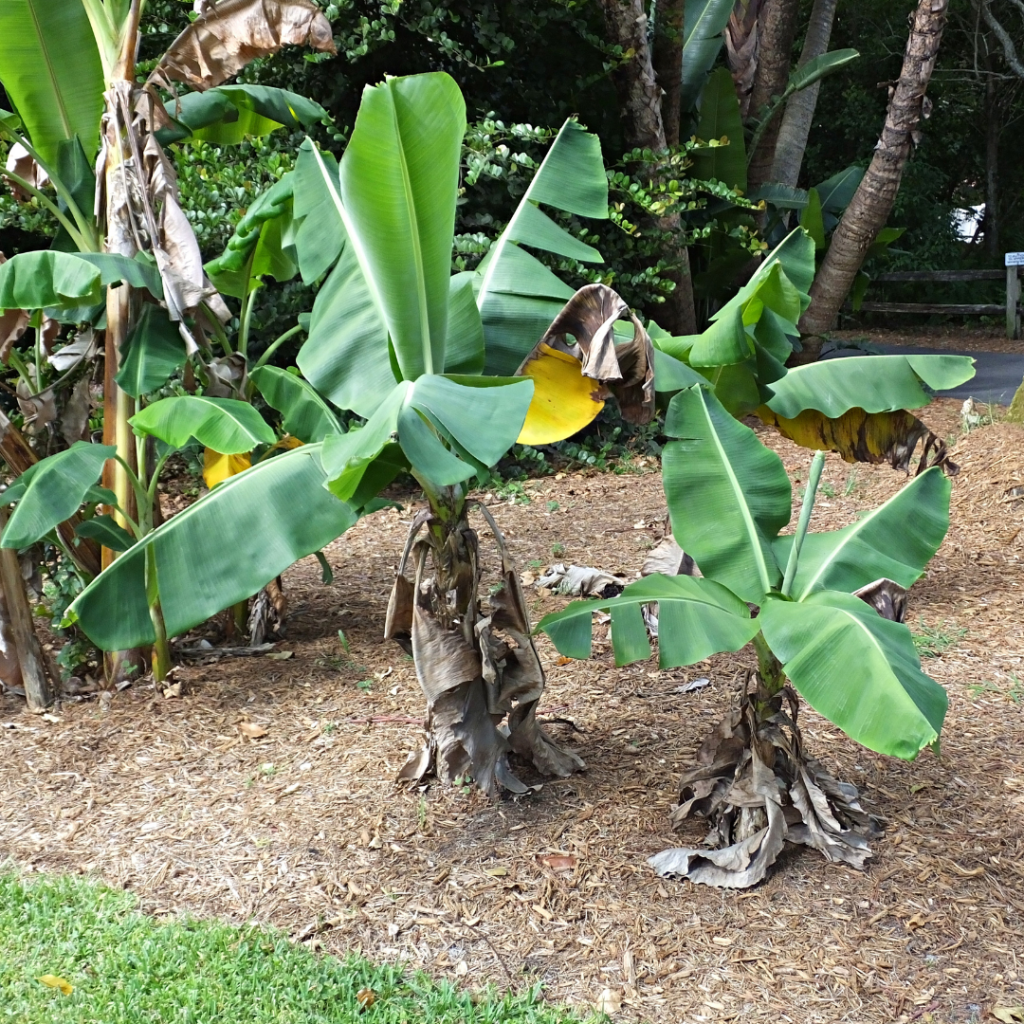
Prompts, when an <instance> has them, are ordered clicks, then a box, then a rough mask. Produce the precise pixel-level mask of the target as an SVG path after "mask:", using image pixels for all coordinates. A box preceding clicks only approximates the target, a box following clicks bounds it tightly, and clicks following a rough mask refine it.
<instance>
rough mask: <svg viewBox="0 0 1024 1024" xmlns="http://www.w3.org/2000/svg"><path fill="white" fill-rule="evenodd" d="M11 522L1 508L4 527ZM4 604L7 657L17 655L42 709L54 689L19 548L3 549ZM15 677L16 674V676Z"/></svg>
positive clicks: (32, 703)
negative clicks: (24, 576)
mask: <svg viewBox="0 0 1024 1024" xmlns="http://www.w3.org/2000/svg"><path fill="white" fill-rule="evenodd" d="M5 526H7V510H6V509H3V508H0V531H2V530H3V529H4V527H5ZM0 591H2V593H0V598H2V602H0V606H2V612H5V613H6V616H7V621H6V622H4V623H2V624H0V626H2V627H3V628H2V630H0V631H2V633H6V634H7V635H6V637H5V639H8V640H9V642H10V644H11V647H12V648H13V650H10V651H8V650H4V651H3V654H5V655H6V656H7V658H6V660H7V661H8V662H10V663H11V665H12V666H13V662H14V660H15V656H16V658H17V666H18V673H17V674H18V675H19V676H20V680H21V684H22V686H23V687H24V688H25V699H26V701H27V702H28V706H29V708H30V709H31V710H33V711H41V710H42V709H43V708H47V707H49V706H50V705H51V704H52V703H53V689H52V687H51V686H50V677H49V675H48V674H47V671H46V662H45V661H44V660H43V651H42V648H41V647H40V646H39V638H38V637H37V636H36V632H35V629H34V628H33V626H32V609H31V608H30V607H29V603H28V596H27V595H26V594H25V580H24V579H23V578H22V575H21V564H20V563H19V561H18V552H17V551H15V550H13V549H12V548H2V549H0ZM12 678H13V677H12Z"/></svg>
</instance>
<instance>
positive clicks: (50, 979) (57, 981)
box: [36, 974, 75, 996]
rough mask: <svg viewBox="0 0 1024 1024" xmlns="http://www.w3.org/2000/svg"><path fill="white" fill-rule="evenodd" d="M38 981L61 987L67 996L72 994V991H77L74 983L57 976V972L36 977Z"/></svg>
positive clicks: (53, 986) (52, 986)
mask: <svg viewBox="0 0 1024 1024" xmlns="http://www.w3.org/2000/svg"><path fill="white" fill-rule="evenodd" d="M36 981H38V982H41V983H42V984H44V985H47V986H49V987H50V988H59V989H60V990H61V992H63V993H64V995H66V996H69V995H71V993H72V992H74V991H75V986H74V985H72V984H71V982H69V981H65V980H64V979H63V978H59V977H57V975H56V974H44V975H43V976H42V977H41V978H36Z"/></svg>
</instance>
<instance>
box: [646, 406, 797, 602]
mask: <svg viewBox="0 0 1024 1024" xmlns="http://www.w3.org/2000/svg"><path fill="white" fill-rule="evenodd" d="M665 433H666V434H668V435H669V436H670V437H678V438H681V439H682V440H678V441H672V442H670V443H669V444H667V445H666V446H665V450H664V454H663V457H662V472H663V475H664V486H665V497H666V499H667V501H668V510H669V516H670V518H671V521H672V534H673V536H674V537H675V539H676V541H677V542H678V543H679V545H680V547H682V548H683V550H684V551H686V552H687V553H688V554H690V555H691V556H692V557H693V558H694V559H695V560H696V562H697V564H698V565H699V566H700V567H701V571H702V572H703V573H704V575H705V576H708V577H710V578H712V579H714V580H716V581H718V582H719V583H722V584H724V585H725V586H727V587H728V588H729V589H730V590H732V591H733V593H735V594H736V595H737V596H738V597H740V598H742V599H743V600H744V601H750V602H752V603H754V604H758V603H760V601H761V600H762V599H763V598H764V595H765V594H767V593H768V592H769V591H770V590H771V589H772V587H775V586H778V584H779V583H780V582H781V581H782V572H781V570H780V569H779V565H778V563H777V562H776V559H775V555H774V553H773V551H772V541H773V540H774V539H775V537H776V536H777V535H778V533H779V531H780V530H781V529H782V528H783V527H784V526H785V525H786V524H787V523H788V522H789V519H790V515H791V512H792V490H791V487H790V483H789V477H788V476H787V475H786V471H785V469H784V467H783V465H782V460H781V459H780V458H779V457H778V456H777V455H776V454H775V453H774V452H772V451H770V450H769V449H767V448H765V446H764V445H763V444H761V442H760V441H759V440H758V439H757V436H756V435H755V434H754V432H753V431H752V430H751V429H750V428H749V427H746V426H744V425H743V424H742V423H740V422H738V421H737V420H736V419H734V418H733V417H732V416H731V415H730V414H729V413H728V412H727V411H726V409H725V408H724V407H723V406H722V404H721V403H720V402H719V401H718V399H717V398H715V396H714V395H713V394H711V393H710V392H709V391H708V390H707V389H706V388H703V387H693V388H689V389H687V390H686V391H680V392H679V394H677V395H676V396H675V398H673V399H672V402H671V403H670V405H669V407H668V414H667V416H666V419H665Z"/></svg>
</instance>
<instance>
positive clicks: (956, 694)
mask: <svg viewBox="0 0 1024 1024" xmlns="http://www.w3.org/2000/svg"><path fill="white" fill-rule="evenodd" d="M959 405H960V403H959V402H953V401H940V402H937V403H935V404H933V405H932V406H930V407H929V408H928V409H927V410H925V411H924V412H922V413H920V414H919V415H921V416H922V417H924V418H925V419H926V422H928V423H929V424H930V425H931V426H932V427H933V429H935V430H936V432H937V433H939V434H940V436H951V435H958V434H959V429H960V428H959V419H958V413H959ZM762 436H763V439H764V440H765V442H766V443H768V444H769V445H771V447H772V448H774V449H775V450H776V451H778V452H779V454H780V455H781V456H782V457H783V459H784V460H785V462H786V465H787V468H788V469H789V470H790V471H791V474H792V475H793V477H794V478H795V479H800V478H802V477H803V474H804V473H805V472H806V467H807V465H808V463H809V453H807V452H804V451H802V450H800V449H797V448H796V447H795V446H793V445H791V444H790V443H789V442H786V441H783V440H780V439H779V438H778V437H777V436H776V435H774V434H773V433H770V432H768V431H765V432H763V434H762ZM954 457H955V459H956V461H958V462H959V463H960V466H961V473H960V475H959V476H958V477H956V478H955V481H954V492H953V513H952V519H953V524H952V527H951V529H950V532H949V536H948V538H947V539H946V541H945V543H944V544H943V546H942V549H941V550H940V552H939V554H938V556H937V557H936V558H935V560H934V561H933V563H932V564H931V566H930V567H929V569H928V572H927V574H926V576H925V577H924V578H923V579H922V581H921V582H920V583H919V584H918V585H917V586H915V588H914V589H913V591H912V592H911V598H910V622H911V624H912V626H913V627H914V628H915V629H916V630H918V631H920V630H922V629H923V628H925V627H927V628H929V629H931V630H932V633H933V636H935V637H940V638H943V639H940V640H939V641H938V646H940V647H941V646H943V644H944V643H945V646H944V649H942V650H941V651H940V652H939V653H938V655H937V656H935V657H931V658H928V659H926V660H925V663H924V664H925V670H926V671H928V672H929V673H930V674H931V675H933V676H934V677H935V678H936V679H937V680H938V681H939V682H941V683H942V684H943V685H944V686H945V687H946V688H947V690H948V692H949V696H950V710H949V715H948V717H947V720H946V727H945V731H944V733H943V742H942V753H941V757H937V756H934V755H933V754H931V753H928V752H926V753H924V754H923V755H922V756H921V757H920V758H919V760H918V762H916V763H914V764H905V763H903V762H900V761H897V760H894V759H890V758H886V757H882V756H879V755H876V754H873V753H871V752H869V751H866V750H864V749H862V748H860V747H858V746H857V745H856V744H854V743H853V742H852V741H850V740H849V739H847V738H846V737H845V736H843V735H842V734H841V733H839V732H838V731H837V730H836V729H834V728H832V727H831V726H830V725H829V724H828V723H827V722H825V721H824V720H823V719H821V718H819V717H817V716H816V715H815V714H814V713H812V712H810V711H807V712H806V713H805V714H804V716H803V719H802V721H803V724H804V727H805V733H806V737H807V741H808V747H809V750H810V752H811V753H812V754H814V755H816V756H819V757H820V758H822V759H823V761H824V762H825V764H826V765H827V766H828V767H830V768H831V769H833V770H834V771H835V772H836V774H837V775H839V776H840V777H841V778H845V779H847V780H849V781H852V782H854V783H855V784H857V785H858V786H859V787H860V788H861V790H862V792H863V794H864V797H865V801H866V803H867V805H868V806H869V808H870V809H871V810H872V811H873V812H875V813H877V814H879V815H881V816H882V817H884V819H885V820H886V822H887V828H886V833H885V836H884V838H883V839H881V840H880V841H878V842H877V844H876V845H875V858H874V859H873V860H872V861H871V862H869V867H868V870H866V871H865V872H863V873H858V872H855V871H852V870H849V869H847V868H843V867H837V866H832V865H829V864H826V863H825V862H824V861H823V860H822V859H821V858H820V857H819V856H818V855H817V854H815V853H814V852H812V851H809V850H806V849H802V848H801V849H799V850H795V851H792V852H789V853H787V854H784V856H783V858H782V859H781V860H780V862H779V863H778V864H777V866H776V868H775V869H774V871H773V873H772V874H771V875H770V877H769V879H768V880H767V881H766V882H765V883H764V884H763V885H761V886H760V887H758V888H756V889H754V890H752V891H747V892H733V891H720V890H712V889H708V888H703V887H696V886H692V885H690V884H689V883H679V882H671V881H666V880H661V879H659V878H657V877H656V876H655V875H654V873H653V872H652V870H651V869H650V868H649V867H648V866H647V863H646V859H647V857H649V856H650V855H651V854H654V853H656V852H658V851H660V850H662V849H664V848H665V847H667V846H674V845H695V844H698V843H699V842H700V841H701V839H702V838H703V832H702V830H701V828H700V826H699V824H693V825H691V826H689V828H688V831H687V832H685V833H682V834H679V833H673V832H672V831H671V830H670V829H669V827H668V811H669V808H670V805H671V804H672V803H673V801H674V799H675V796H676V793H675V786H676V779H677V777H678V775H679V773H680V772H681V771H682V770H683V769H684V768H685V767H686V766H688V765H689V764H690V763H691V760H692V757H693V752H694V749H695V747H696V746H697V744H698V743H699V742H700V740H701V738H702V736H703V734H704V733H705V732H706V730H707V729H708V728H709V727H711V726H712V725H713V724H714V723H715V722H717V721H718V719H719V718H721V717H722V716H723V714H724V713H725V712H726V711H727V710H728V709H729V708H730V707H731V706H733V705H734V704H735V702H736V701H737V699H738V688H739V686H740V684H741V681H742V678H743V674H744V670H745V669H746V668H747V667H748V665H749V664H750V662H749V660H748V659H747V657H746V656H745V655H742V654H741V655H723V656H718V657H715V658H712V659H710V660H709V661H707V662H704V663H701V664H699V665H695V666H692V667H691V668H689V669H686V670H677V671H672V672H659V671H658V670H657V666H656V662H654V661H652V662H650V663H644V664H639V665H634V666H631V667H628V668H622V669H617V668H615V666H614V662H613V659H612V655H611V649H610V645H609V643H608V641H607V636H604V635H601V634H600V631H599V636H598V638H597V639H596V641H595V658H594V659H593V660H592V661H590V662H586V663H582V662H569V663H565V662H564V659H560V658H558V656H557V653H556V652H555V651H554V650H553V648H552V647H551V646H550V644H549V643H548V642H547V640H546V639H543V638H542V639H541V642H540V649H541V655H542V658H543V660H544V662H545V665H546V667H547V669H548V673H549V675H548V690H547V694H546V699H545V702H544V705H545V708H544V712H543V715H542V717H544V718H546V719H547V720H548V721H549V723H550V724H549V726H548V727H549V728H550V729H551V730H552V731H553V732H555V733H556V734H557V735H558V736H559V738H560V739H561V740H563V741H565V742H567V743H568V744H570V745H572V746H573V747H575V748H576V749H577V750H578V751H579V752H580V754H581V755H582V757H583V758H584V759H585V760H586V762H587V764H588V766H589V767H588V770H587V771H586V772H584V773H582V774H580V775H577V776H575V777H573V778H571V779H567V780H559V781H544V780H541V779H535V778H531V777H529V775H528V773H525V772H523V771H522V769H520V771H521V773H522V777H524V778H528V779H529V781H531V782H537V783H543V784H542V785H541V786H540V788H539V789H538V790H537V791H536V792H534V793H532V794H530V795H529V796H527V797H525V798H522V799H517V800H511V799H508V800H503V801H501V802H498V803H488V802H487V801H485V800H484V799H483V798H482V797H481V796H480V795H479V794H477V793H476V792H474V791H463V790H461V789H458V788H444V787H441V786H439V785H429V786H425V787H422V788H415V789H411V790H410V789H405V788H401V787H399V786H398V785H396V783H395V782H394V778H395V775H396V773H397V771H398V769H399V768H400V766H401V765H402V763H403V761H404V759H405V756H406V754H407V753H408V752H409V751H410V750H412V749H413V748H414V747H415V746H416V744H417V741H418V739H419V727H418V722H419V721H420V719H421V716H422V708H423V701H422V697H421V694H420V691H419V688H418V685H417V682H416V678H415V674H414V671H413V666H412V663H411V662H410V661H409V660H408V659H406V658H405V657H404V656H403V654H402V652H401V651H400V650H399V648H398V647H397V646H395V645H393V644H390V643H385V642H384V641H382V640H381V633H382V623H383V617H384V611H385V605H386V601H387V595H388V591H389V588H390V584H391V580H392V574H393V571H394V568H395V566H396V563H397V561H398V558H399V555H400V552H401V549H402V545H403V542H404V540H405V534H406V528H407V525H408V522H409V520H410V518H411V514H412V511H413V509H412V507H409V506H407V507H406V508H405V509H404V510H403V511H398V510H387V511H382V512H379V513H377V514H375V515H373V516H370V517H368V518H366V519H364V520H363V521H361V522H360V523H359V524H358V525H357V526H356V527H355V528H354V529H353V530H351V531H350V532H349V533H348V534H347V535H346V536H344V537H342V538H341V539H340V540H339V541H338V542H336V543H335V544H334V545H332V546H331V548H330V549H329V551H328V552H327V557H328V559H329V561H330V563H331V565H332V567H333V570H334V577H335V581H334V583H333V585H331V586H324V585H322V584H321V582H320V568H319V566H318V565H317V563H316V562H315V560H313V559H306V560H305V561H303V562H302V563H300V564H299V565H297V566H295V567H294V568H293V569H292V570H290V571H289V572H288V573H287V574H286V575H285V587H286V589H287V592H288V594H289V598H290V602H291V614H290V619H289V625H288V634H287V639H286V640H285V641H284V642H282V643H280V644H278V646H277V649H276V650H275V652H274V656H273V657H272V658H270V657H262V658H254V657H248V658H223V659H219V660H214V659H210V660H208V661H207V662H205V663H195V662H187V663H185V664H184V665H183V667H182V668H181V669H180V670H179V676H178V678H179V679H180V681H181V682H182V688H181V696H180V697H175V698H170V699H167V698H165V697H164V696H162V694H161V693H159V692H157V691H156V690H154V689H153V687H152V685H149V684H146V683H145V682H141V683H139V684H138V685H136V686H134V687H132V688H129V689H127V690H125V691H124V692H122V693H119V694H115V695H113V696H112V698H111V697H107V696H104V697H102V698H101V699H90V700H80V701H77V702H67V703H65V704H64V705H63V706H62V707H60V708H59V709H58V710H57V711H56V712H55V713H53V714H50V715H46V716H33V715H30V714H28V713H26V712H25V711H24V710H23V706H22V704H21V702H20V701H19V699H17V698H15V697H13V696H10V695H8V696H7V697H0V751H2V757H0V792H2V793H3V794H4V795H3V799H2V801H0V856H3V855H6V856H9V857H11V858H13V859H14V860H15V861H16V862H18V863H19V864H21V865H24V866H27V867H31V868H33V869H36V870H45V871H57V870H64V871H72V872H83V873H88V874H92V875H95V876H98V877H100V878H103V879H105V880H106V881H107V882H109V883H111V884H113V885H117V886H124V887H127V888H130V889H132V890H134V891H135V892H137V893H138V894H139V895H140V896H141V897H142V899H143V903H144V907H145V909H147V910H148V911H150V912H152V913H155V914H158V915H163V914H174V913H178V912H181V911H188V912H191V913H193V914H199V915H218V916H221V917H224V918H227V919H230V920H234V921H260V922H268V923H271V924H273V925H276V926H278V927H280V928H283V929H285V930H287V931H288V932H289V933H291V934H292V935H293V936H294V937H295V938H296V939H297V940H299V941H304V942H309V943H313V944H315V945H316V946H318V947H319V948H322V949H324V950H326V951H328V952H330V953H336V954H341V953H344V952H345V951H346V950H350V949H357V950H361V951H362V952H363V953H365V954H366V955H368V956H370V957H373V958H375V959H382V960H390V961H402V962H406V963H408V965H409V966H410V967H415V968H423V969H425V970H427V971H429V972H430V973H431V974H432V975H434V976H438V977H451V978H453V979H455V980H458V981H459V982H460V983H462V984H465V985H470V986H476V985H482V984H485V983H487V982H493V983H495V984H497V985H499V986H502V987H504V986H507V985H512V986H515V987H517V988H519V987H523V986H526V985H528V984H530V983H532V982H535V981H538V980H539V981H543V982H544V984H545V985H546V986H547V993H548V995H549V997H550V998H551V999H553V1000H558V1001H568V1002H572V1003H576V1004H580V1005H582V1006H585V1007H587V1008H591V1007H593V1006H594V1005H595V1002H596V1001H597V1000H598V999H599V997H600V995H601V993H602V992H603V991H604V990H605V989H610V990H611V992H612V993H613V999H614V997H615V996H616V995H618V996H621V997H622V998H623V1003H622V1009H621V1012H620V1014H618V1015H617V1016H620V1017H621V1018H622V1019H627V1020H649V1021H654V1022H659V1024H660V1022H666V1024H668V1022H672V1024H676V1022H681V1021H728V1020H740V1019H742V1020H743V1021H764V1022H769V1021H770V1022H773V1024H774V1022H778V1021H796V1022H800V1024H810V1022H836V1021H850V1022H856V1024H876V1022H877V1024H892V1022H896V1021H901V1022H905V1021H913V1020H926V1021H940V1022H952V1021H978V1020H982V1019H991V1018H990V1017H989V1014H990V1013H991V1011H992V1009H993V1008H994V1007H1005V1006H1020V1005H1021V1004H1024V615H1022V613H1024V572H1022V569H1024V566H1022V556H1024V498H1021V497H1015V496H1014V495H1013V494H1011V493H1008V491H1010V490H1011V489H1012V488H1014V487H1020V486H1021V485H1024V431H1022V430H1020V429H1019V428H1016V427H1011V426H1008V425H1003V424H996V425H994V426H987V427H982V428H980V429H977V430H974V431H973V432H971V433H970V434H968V435H966V436H963V437H961V438H960V440H959V443H958V444H957V448H956V454H955V456H954ZM648 468H649V469H651V470H653V469H656V466H655V465H654V464H650V465H649V466H648ZM825 482H826V485H825V487H824V489H823V491H822V492H820V497H819V502H818V503H817V504H816V506H815V521H814V524H813V525H812V528H817V529H828V528H837V527H840V526H843V525H845V524H846V523H849V522H851V521H853V520H854V519H855V518H856V516H857V515H858V513H860V512H861V511H863V510H864V509H867V508H872V507H874V506H875V505H876V504H878V503H879V502H880V501H882V500H884V499H885V498H886V497H888V496H889V495H891V494H892V493H894V492H895V491H896V490H897V489H898V488H899V487H900V486H901V485H902V484H903V483H904V482H905V478H904V477H903V476H902V474H898V473H894V472H893V471H892V470H891V469H889V468H888V467H868V466H857V467H853V466H849V465H846V464H845V463H843V462H842V461H840V460H839V459H837V458H835V457H833V456H830V457H829V460H828V462H827V466H826V471H825ZM526 490H527V493H528V494H529V496H530V499H531V500H530V502H529V503H528V504H514V505H513V504H509V503H508V502H498V501H496V500H494V496H493V495H492V496H491V498H490V500H487V499H486V496H485V500H486V501H487V504H488V505H489V506H490V508H491V511H492V512H493V513H494V514H495V515H496V517H497V518H498V521H499V522H500V524H501V525H502V527H503V528H504V529H505V530H506V531H507V533H508V539H509V543H510V546H511V548H512V550H513V552H514V554H515V555H516V557H517V558H518V559H519V560H520V569H521V570H522V572H523V573H524V574H525V573H533V574H535V575H537V574H539V569H540V567H541V566H546V565H547V564H549V563H550V562H553V561H565V562H575V563H577V564H589V565H596V566H599V567H602V568H605V569H609V570H612V571H615V572H621V573H624V574H627V575H630V576H632V575H633V574H635V573H636V572H637V571H638V570H639V568H640V565H641V563H642V561H643V559H644V556H645V553H646V551H647V550H648V549H649V548H650V547H651V546H652V545H653V544H654V543H656V542H657V540H658V539H659V538H660V537H661V535H662V531H663V519H664V515H665V504H664V498H663V496H662V492H661V482H660V476H659V475H658V474H657V473H656V472H654V471H650V472H647V473H641V474H630V475H615V474H613V473H605V474H591V473H585V472H584V473H568V474H566V475H564V476H562V477H561V478H560V479H559V478H546V479H541V480H537V481H534V482H532V483H531V484H529V485H528V486H527V489H526ZM254 542H258V540H257V539H254ZM527 579H529V577H527ZM528 593H530V594H531V595H535V596H532V597H531V600H532V601H533V602H534V606H533V613H534V614H535V615H536V616H537V617H539V616H540V615H541V614H543V613H544V612H545V611H547V610H550V609H553V608H556V607H560V606H561V605H562V603H563V600H562V599H560V598H556V597H552V596H550V595H548V594H547V592H538V591H533V590H529V591H528ZM339 629H341V630H343V632H344V636H345V638H346V640H347V643H348V645H349V649H348V650H347V651H346V650H345V648H344V647H343V646H342V644H341V643H340V641H339V637H338V630H339ZM963 630H966V632H963ZM946 641H948V643H946ZM286 655H287V657H286ZM702 677H706V678H708V679H709V680H710V682H711V685H710V686H708V687H705V688H704V689H702V690H699V691H697V692H691V693H686V694H682V693H679V692H677V691H678V690H679V688H680V687H681V686H682V685H683V684H685V683H686V682H688V681H692V680H694V679H697V678H702ZM263 730H265V734H264V735H262V736H259V737H258V738H250V737H249V736H248V735H246V733H249V734H253V733H260V732H262V731H263ZM552 855H553V856H552Z"/></svg>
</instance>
